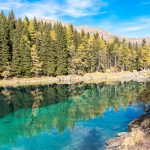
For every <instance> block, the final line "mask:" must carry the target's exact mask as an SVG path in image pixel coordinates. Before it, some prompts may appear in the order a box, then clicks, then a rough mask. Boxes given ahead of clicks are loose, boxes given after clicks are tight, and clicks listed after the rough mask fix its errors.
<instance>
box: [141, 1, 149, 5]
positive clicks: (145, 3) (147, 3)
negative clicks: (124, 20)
mask: <svg viewBox="0 0 150 150" xmlns="http://www.w3.org/2000/svg"><path fill="white" fill-rule="evenodd" d="M142 4H143V5H149V4H150V1H149V2H143V3H142Z"/></svg>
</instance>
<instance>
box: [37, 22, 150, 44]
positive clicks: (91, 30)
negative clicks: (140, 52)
mask: <svg viewBox="0 0 150 150" xmlns="http://www.w3.org/2000/svg"><path fill="white" fill-rule="evenodd" d="M38 20H39V21H43V22H47V23H51V24H52V25H53V24H55V23H57V22H60V21H58V20H55V19H38ZM61 23H62V24H63V25H69V23H67V22H61ZM74 27H75V28H76V29H77V30H78V31H80V32H81V31H82V30H84V31H85V32H89V33H90V34H94V33H99V35H100V36H103V37H104V39H105V40H112V39H113V38H114V37H115V36H117V37H119V39H120V40H123V39H126V40H127V42H131V43H136V42H137V43H138V44H141V43H142V41H143V39H146V41H147V42H148V43H149V44H150V37H144V38H129V37H121V36H118V35H114V34H112V33H110V32H107V31H105V30H104V29H102V28H98V27H91V26H87V25H82V26H75V25H74Z"/></svg>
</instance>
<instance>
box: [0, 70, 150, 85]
mask: <svg viewBox="0 0 150 150" xmlns="http://www.w3.org/2000/svg"><path fill="white" fill-rule="evenodd" d="M149 77H150V70H144V71H133V72H130V71H122V72H114V73H111V72H108V73H102V72H95V73H86V74H84V75H83V76H79V75H67V76H57V77H33V78H11V79H3V80H0V87H9V86H12V87H17V86H28V85H48V84H77V83H101V82H106V83H113V82H117V81H122V82H123V81H131V80H134V81H144V80H145V79H148V78H149Z"/></svg>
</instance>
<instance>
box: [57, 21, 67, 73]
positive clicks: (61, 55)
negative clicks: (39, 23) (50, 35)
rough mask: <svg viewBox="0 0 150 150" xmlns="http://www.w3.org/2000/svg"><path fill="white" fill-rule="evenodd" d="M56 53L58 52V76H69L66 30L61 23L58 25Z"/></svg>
mask: <svg viewBox="0 0 150 150" xmlns="http://www.w3.org/2000/svg"><path fill="white" fill-rule="evenodd" d="M55 31H56V51H57V69H56V75H66V74H68V54H69V52H68V49H67V37H66V30H65V28H64V27H63V26H62V24H61V23H57V25H56V29H55Z"/></svg>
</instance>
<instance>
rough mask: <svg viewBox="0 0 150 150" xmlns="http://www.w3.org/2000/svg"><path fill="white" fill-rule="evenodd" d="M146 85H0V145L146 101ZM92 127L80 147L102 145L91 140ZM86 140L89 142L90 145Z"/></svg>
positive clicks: (65, 127)
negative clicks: (10, 86)
mask: <svg viewBox="0 0 150 150" xmlns="http://www.w3.org/2000/svg"><path fill="white" fill-rule="evenodd" d="M149 87H150V86H149V83H142V84H141V83H137V82H128V83H117V84H114V85H106V84H105V83H103V84H98V85H96V84H78V85H49V86H41V87H40V86H39V87H34V86H30V87H18V88H5V89H3V88H0V117H1V119H0V144H1V145H4V144H8V143H16V141H17V139H18V138H19V137H33V136H35V135H38V134H40V133H43V132H46V133H51V132H52V131H53V130H54V129H56V130H58V131H59V132H60V133H63V132H64V131H65V130H66V129H75V128H76V123H77V122H79V121H80V120H82V121H83V122H86V121H87V120H89V119H94V118H97V117H99V116H103V115H104V113H105V112H106V111H107V110H109V109H111V108H113V109H114V110H115V111H116V112H117V111H119V110H120V107H123V108H124V110H126V108H127V106H128V105H132V104H135V103H137V102H138V101H140V100H141V101H142V102H144V103H149V102H148V100H150V99H149V96H147V95H150V93H149V92H150V90H149ZM113 119H114V118H112V120H113ZM119 128H120V127H119ZM96 130H97V129H95V128H94V129H92V130H90V133H89V135H88V136H87V137H85V138H84V139H82V140H83V141H82V143H83V144H82V146H81V148H80V149H98V147H100V145H101V144H104V143H103V142H100V141H99V142H97V145H96V144H95V142H92V137H94V139H93V140H95V137H97V138H98V139H100V136H101V135H100V134H97V131H96ZM113 130H117V129H113ZM89 139H90V140H89ZM87 141H88V142H89V141H91V144H89V146H90V147H87ZM84 143H85V144H84ZM92 143H93V144H92Z"/></svg>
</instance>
